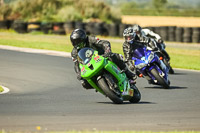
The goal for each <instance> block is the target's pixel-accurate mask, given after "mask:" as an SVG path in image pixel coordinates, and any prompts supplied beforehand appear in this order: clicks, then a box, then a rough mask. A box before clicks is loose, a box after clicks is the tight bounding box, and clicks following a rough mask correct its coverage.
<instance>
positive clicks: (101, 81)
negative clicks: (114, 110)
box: [98, 78, 123, 104]
mask: <svg viewBox="0 0 200 133" xmlns="http://www.w3.org/2000/svg"><path fill="white" fill-rule="evenodd" d="M98 85H99V87H100V88H101V89H102V90H103V92H104V93H105V95H106V96H107V97H108V98H109V99H110V100H111V101H113V103H115V104H122V103H123V100H122V98H121V97H119V96H117V95H116V94H115V93H114V92H113V91H112V90H111V89H110V88H109V86H108V84H107V83H106V80H105V79H104V78H100V79H99V80H98Z"/></svg>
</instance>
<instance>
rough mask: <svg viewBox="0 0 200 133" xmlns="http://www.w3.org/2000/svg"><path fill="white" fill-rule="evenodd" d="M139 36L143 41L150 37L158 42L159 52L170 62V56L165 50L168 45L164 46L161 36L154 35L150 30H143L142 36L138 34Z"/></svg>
mask: <svg viewBox="0 0 200 133" xmlns="http://www.w3.org/2000/svg"><path fill="white" fill-rule="evenodd" d="M137 36H138V38H139V39H138V40H143V39H142V38H144V37H148V38H152V39H154V40H155V42H156V46H157V48H158V50H159V51H160V52H161V53H162V54H163V55H165V57H166V59H167V60H168V61H169V60H170V57H169V54H168V53H167V52H166V50H165V48H166V45H165V44H164V42H163V40H162V38H161V36H160V35H158V34H156V33H154V32H153V31H151V30H149V29H141V32H140V34H137Z"/></svg>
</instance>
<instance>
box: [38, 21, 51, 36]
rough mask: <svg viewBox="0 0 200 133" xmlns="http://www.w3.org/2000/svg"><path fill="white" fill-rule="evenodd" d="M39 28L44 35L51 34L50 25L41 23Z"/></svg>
mask: <svg viewBox="0 0 200 133" xmlns="http://www.w3.org/2000/svg"><path fill="white" fill-rule="evenodd" d="M40 26H41V31H42V32H43V33H44V34H49V33H52V30H53V24H52V23H47V22H42V23H41V25H40Z"/></svg>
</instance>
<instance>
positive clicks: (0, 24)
mask: <svg viewBox="0 0 200 133" xmlns="http://www.w3.org/2000/svg"><path fill="white" fill-rule="evenodd" d="M0 29H8V24H7V21H0Z"/></svg>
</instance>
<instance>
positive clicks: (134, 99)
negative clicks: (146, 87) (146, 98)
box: [129, 86, 141, 103]
mask: <svg viewBox="0 0 200 133" xmlns="http://www.w3.org/2000/svg"><path fill="white" fill-rule="evenodd" d="M133 90H134V93H133V97H132V98H131V99H130V100H129V102H131V103H138V102H139V101H140V99H141V94H140V91H139V90H138V88H137V87H136V86H134V88H133Z"/></svg>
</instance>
